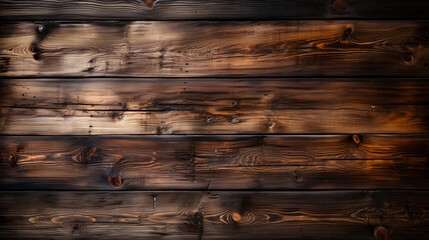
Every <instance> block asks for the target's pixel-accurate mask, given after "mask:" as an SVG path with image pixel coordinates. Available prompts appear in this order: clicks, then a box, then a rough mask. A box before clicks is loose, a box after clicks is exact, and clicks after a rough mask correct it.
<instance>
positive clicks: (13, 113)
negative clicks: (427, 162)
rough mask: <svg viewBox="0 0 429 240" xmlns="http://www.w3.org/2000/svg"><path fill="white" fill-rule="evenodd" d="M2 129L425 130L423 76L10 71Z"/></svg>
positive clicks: (427, 100)
mask: <svg viewBox="0 0 429 240" xmlns="http://www.w3.org/2000/svg"><path fill="white" fill-rule="evenodd" d="M0 84H1V92H2V94H1V95H2V97H1V103H0V109H1V111H2V115H1V119H2V121H1V123H0V127H1V128H0V132H1V133H2V134H10V135H13V134H18V135H29V134H39V135H61V134H67V135H87V134H90V135H91V134H237V133H238V134H240V133H241V134H243V133H248V134H249V133H250V134H261V133H264V134H285V133H288V134H289V133H295V134H296V133H298V134H309V133H313V134H318V133H347V134H349V133H428V132H429V111H427V110H428V104H429V95H428V94H427V93H428V92H429V85H428V84H427V81H426V79H394V78H390V79H389V78H387V79H378V78H368V79H357V78H352V79H337V78H330V79H326V78H322V79H219V78H218V79H189V78H188V79H165V78H163V79H133V80H130V79H124V78H122V79H108V80H106V79H94V78H91V79H33V80H32V79H8V80H2V81H0Z"/></svg>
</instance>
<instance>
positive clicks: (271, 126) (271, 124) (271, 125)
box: [268, 122, 276, 128]
mask: <svg viewBox="0 0 429 240" xmlns="http://www.w3.org/2000/svg"><path fill="white" fill-rule="evenodd" d="M274 125H276V124H275V123H274V122H269V123H268V127H269V128H273V127H274Z"/></svg>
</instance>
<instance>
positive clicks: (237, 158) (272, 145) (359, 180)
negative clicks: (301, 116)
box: [0, 135, 429, 190]
mask: <svg viewBox="0 0 429 240" xmlns="http://www.w3.org/2000/svg"><path fill="white" fill-rule="evenodd" d="M356 139H358V141H356ZM1 144H2V145H1V149H0V150H1V158H2V160H1V162H0V163H1V165H0V166H1V168H0V176H1V177H0V189H13V190H18V189H27V190H28V189H36V190H37V189H38V190H43V189H56V190H146V189H199V190H202V189H205V190H228V189H241V190H243V189H260V190H267V189H275V190H287V189H428V188H429V175H428V174H427V173H428V171H429V165H428V159H429V152H428V149H429V135H359V136H358V135H324V136H321V135H307V136H294V135H287V136H146V137H143V136H140V137H130V136H128V137H127V136H116V137H40V136H39V137H16V136H15V137H3V138H2V139H1Z"/></svg>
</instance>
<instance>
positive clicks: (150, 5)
mask: <svg viewBox="0 0 429 240" xmlns="http://www.w3.org/2000/svg"><path fill="white" fill-rule="evenodd" d="M143 2H144V4H146V6H147V7H148V8H149V9H153V7H154V6H155V2H156V1H155V2H154V1H153V0H143Z"/></svg>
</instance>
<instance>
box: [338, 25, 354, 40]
mask: <svg viewBox="0 0 429 240" xmlns="http://www.w3.org/2000/svg"><path fill="white" fill-rule="evenodd" d="M352 32H353V29H352V28H350V27H348V28H346V29H345V30H344V32H343V36H342V38H341V40H343V41H346V40H347V39H349V38H350V35H351V34H352Z"/></svg>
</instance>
